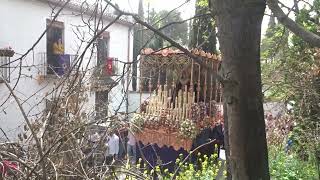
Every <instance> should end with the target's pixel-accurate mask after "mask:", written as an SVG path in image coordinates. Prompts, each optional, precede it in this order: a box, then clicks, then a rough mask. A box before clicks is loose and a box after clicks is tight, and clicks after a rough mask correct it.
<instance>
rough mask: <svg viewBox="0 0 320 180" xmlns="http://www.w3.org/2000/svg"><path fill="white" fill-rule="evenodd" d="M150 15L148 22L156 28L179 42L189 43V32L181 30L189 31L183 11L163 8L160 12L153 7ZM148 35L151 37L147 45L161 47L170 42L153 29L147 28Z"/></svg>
mask: <svg viewBox="0 0 320 180" xmlns="http://www.w3.org/2000/svg"><path fill="white" fill-rule="evenodd" d="M148 16H149V22H148V23H149V24H151V25H152V26H153V27H154V28H157V29H159V30H160V31H161V32H162V33H164V34H166V35H167V36H168V37H170V38H172V39H173V40H175V41H176V42H179V43H180V44H182V45H187V43H188V34H187V33H181V32H187V31H188V24H187V23H186V22H183V19H182V17H181V13H180V12H179V11H177V10H174V11H170V12H169V11H167V10H162V11H160V12H156V11H155V10H154V9H152V10H151V12H150V13H149V15H148ZM146 37H149V38H151V40H150V41H149V42H148V44H147V47H150V48H152V49H160V48H163V47H164V46H166V45H169V44H170V43H168V42H166V41H164V40H163V38H161V37H160V36H159V35H157V34H154V32H152V31H151V30H147V32H146Z"/></svg>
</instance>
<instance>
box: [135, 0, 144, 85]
mask: <svg viewBox="0 0 320 180" xmlns="http://www.w3.org/2000/svg"><path fill="white" fill-rule="evenodd" d="M138 16H139V17H140V18H141V19H142V20H143V19H144V12H143V0H140V1H139V8H138ZM143 36H144V31H143V26H142V25H141V24H137V25H135V26H134V34H133V67H132V89H133V91H136V90H137V74H138V73H137V72H138V68H137V64H138V63H137V61H138V59H137V58H138V55H139V54H140V50H141V48H142V46H143Z"/></svg>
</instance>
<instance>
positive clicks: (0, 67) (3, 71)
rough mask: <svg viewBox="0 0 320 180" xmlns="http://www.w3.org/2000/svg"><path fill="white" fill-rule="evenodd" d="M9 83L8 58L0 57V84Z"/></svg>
mask: <svg viewBox="0 0 320 180" xmlns="http://www.w3.org/2000/svg"><path fill="white" fill-rule="evenodd" d="M4 81H8V82H9V81H10V57H5V56H3V57H1V56H0V83H3V82H4Z"/></svg>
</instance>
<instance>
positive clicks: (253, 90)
mask: <svg viewBox="0 0 320 180" xmlns="http://www.w3.org/2000/svg"><path fill="white" fill-rule="evenodd" d="M212 2H213V11H214V12H216V20H217V27H218V38H219V42H220V50H221V53H222V67H221V69H220V73H221V76H222V77H223V78H224V80H223V82H222V83H223V86H224V88H223V89H224V93H223V96H224V97H223V99H224V108H225V111H224V113H225V122H226V123H227V127H226V128H227V131H228V136H227V137H228V138H227V139H226V141H227V143H228V145H229V147H228V148H229V153H230V154H229V157H228V158H229V166H230V172H229V173H230V174H229V177H228V178H229V179H231V178H232V179H263V180H264V179H270V176H269V168H268V153H267V143H266V133H265V122H264V113H263V104H262V98H263V97H262V89H261V68H260V38H261V23H262V18H263V15H264V10H265V1H264V0H242V1H238V0H223V1H222V0H212Z"/></svg>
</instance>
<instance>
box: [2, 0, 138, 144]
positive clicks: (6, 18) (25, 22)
mask: <svg viewBox="0 0 320 180" xmlns="http://www.w3.org/2000/svg"><path fill="white" fill-rule="evenodd" d="M63 2H64V1H61V0H28V1H26V0H0V4H1V5H0V17H1V18H0V20H1V23H0V48H5V47H8V46H10V47H12V49H13V50H14V51H15V55H14V56H13V57H11V58H10V61H11V63H10V68H7V67H8V66H6V65H5V64H6V63H8V62H7V60H5V58H2V57H0V60H1V62H0V65H1V66H0V72H1V73H0V74H2V76H4V78H6V79H7V80H8V82H9V84H10V86H11V87H15V85H16V87H15V91H14V92H15V93H16V95H17V96H18V98H19V99H20V101H21V102H22V104H23V108H24V110H25V112H26V113H27V115H28V118H29V119H31V120H32V119H35V118H38V117H39V114H41V112H42V111H43V110H44V109H45V108H46V103H45V102H44V101H43V100H42V99H43V97H44V96H45V93H46V92H48V91H50V90H52V89H53V84H54V82H55V81H56V80H57V79H58V78H59V73H58V75H57V71H55V70H54V71H53V70H52V69H50V68H48V66H47V65H48V64H50V62H48V59H50V57H51V56H50V53H51V55H52V53H53V54H55V53H54V52H52V50H50V49H51V48H52V47H51V45H52V44H51V43H53V41H56V42H57V41H58V39H59V38H61V40H62V44H63V46H64V52H63V53H62V54H64V55H70V57H69V56H66V57H68V58H70V61H71V66H72V63H73V62H74V61H75V59H76V56H74V55H75V54H77V55H78V56H77V57H79V55H80V54H81V53H82V52H83V50H84V47H85V46H86V45H87V43H86V41H90V40H91V38H92V37H93V36H92V32H93V31H91V30H90V28H89V27H91V28H93V27H94V26H95V25H96V24H97V22H98V21H95V17H94V16H93V14H96V13H94V12H93V11H92V9H93V7H92V6H91V5H87V4H82V5H81V4H75V3H70V4H68V5H67V6H66V7H65V8H64V9H63V10H62V12H61V13H60V15H59V16H58V18H57V19H56V21H54V22H53V21H52V19H53V16H54V15H55V13H57V12H58V11H59V9H60V8H61V6H62V4H63ZM71 2H74V1H71ZM97 17H102V19H103V20H102V21H101V23H102V25H101V27H99V28H102V27H105V26H106V25H107V24H108V23H109V22H111V21H112V20H114V19H115V17H116V16H115V15H109V14H104V15H103V16H100V14H98V15H97ZM88 25H89V26H88ZM48 27H50V28H49V29H48V31H47V33H46V34H44V36H43V37H42V38H41V39H40V41H39V42H38V43H37V40H38V39H39V38H40V36H41V34H42V33H43V32H44V31H45V29H46V28H48ZM131 27H132V23H131V22H130V20H125V19H120V20H118V21H117V22H116V23H115V24H113V25H111V26H110V27H109V28H108V29H107V30H106V31H105V32H104V33H103V34H102V35H103V40H101V41H103V42H102V43H106V44H107V48H106V49H104V50H105V52H104V53H106V54H104V56H103V57H104V58H105V59H106V57H114V58H117V59H118V60H119V61H122V62H128V61H131V60H132V45H133V37H132V34H133V33H132V28H131ZM90 33H91V34H90ZM79 36H80V37H79ZM80 39H83V40H84V41H85V42H84V43H83V45H82V46H81V48H79V47H80V44H81V40H80ZM95 43H96V44H99V42H97V41H95ZM34 44H36V45H35V46H34V48H33V49H31V50H30V52H29V53H28V54H27V55H26V56H25V57H24V58H23V59H22V60H21V61H20V60H19V59H18V58H19V57H21V55H22V54H25V53H26V52H28V50H29V49H30V48H31V47H32V46H33V45H34ZM89 49H90V50H89V51H91V47H90V48H89ZM92 49H93V51H94V52H95V51H96V49H97V48H92ZM77 52H80V53H77ZM90 54H91V53H89V52H88V53H86V54H85V58H84V62H83V66H82V68H84V69H86V65H87V63H88V64H89V66H88V69H90V68H91V67H95V66H96V65H97V62H98V60H97V58H91V59H90V58H89V57H90ZM63 57H65V56H63ZM94 57H96V56H94ZM98 57H99V53H98ZM15 60H16V61H15ZM20 62H21V63H22V64H21V65H22V66H21V73H19V70H20V68H19V67H20V66H19V65H20ZM63 62H64V61H63ZM100 63H101V62H100ZM102 63H105V60H104V61H103V62H102ZM115 64H117V69H118V73H115V74H113V75H112V76H111V77H112V79H114V80H115V79H117V78H118V76H117V75H119V74H120V72H122V69H123V63H120V62H118V63H115V62H113V69H115V68H114V67H115ZM19 74H20V77H19V76H18V75H19ZM49 74H50V75H49ZM123 79H124V80H123V81H122V82H120V83H119V84H118V85H117V86H116V87H115V88H113V90H112V91H111V92H110V93H109V94H108V101H109V103H110V104H109V107H108V110H109V113H112V111H113V110H116V109H117V107H118V106H119V104H120V103H121V102H122V98H123V96H124V95H125V91H123V88H126V84H127V83H126V79H127V78H123ZM88 84H90V82H89V81H88ZM9 95H10V92H9V91H8V88H7V87H6V85H5V84H4V83H3V82H2V83H1V82H0V105H1V106H0V128H1V129H2V130H3V131H4V132H6V134H7V136H8V137H9V138H12V139H15V137H17V136H16V135H17V134H18V133H19V132H21V129H22V128H23V125H24V120H23V116H22V114H21V111H20V110H19V109H18V106H17V103H16V102H15V101H14V99H13V98H12V96H10V97H9ZM8 97H9V99H8ZM88 97H89V102H88V103H87V109H88V112H89V111H90V112H95V109H96V108H97V107H96V106H97V105H99V104H100V105H101V103H99V102H96V100H99V99H100V100H105V99H103V97H104V95H103V94H102V95H101V92H100V95H99V93H97V92H96V91H94V90H91V91H90V92H88ZM101 97H102V98H101ZM7 99H8V100H7ZM38 104H39V105H38ZM119 111H126V102H124V103H122V105H121V107H120V110H119ZM3 140H4V136H3V133H2V132H1V131H0V142H1V141H3Z"/></svg>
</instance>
